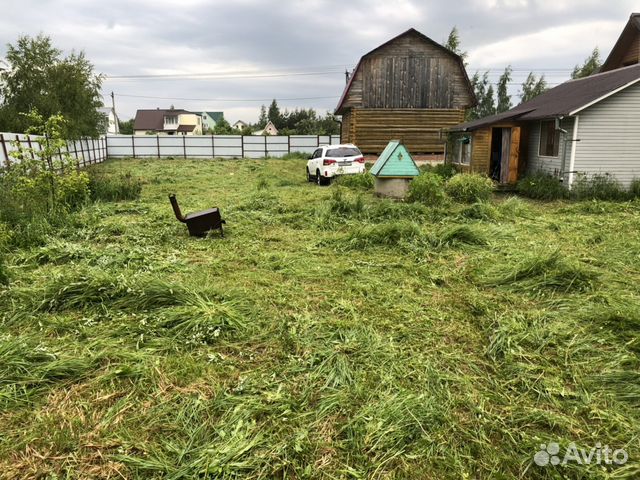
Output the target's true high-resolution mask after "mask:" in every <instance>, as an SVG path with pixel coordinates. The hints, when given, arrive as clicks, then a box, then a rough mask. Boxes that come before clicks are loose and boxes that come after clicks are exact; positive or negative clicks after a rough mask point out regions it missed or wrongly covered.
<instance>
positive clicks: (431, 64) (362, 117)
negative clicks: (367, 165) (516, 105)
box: [335, 28, 476, 154]
mask: <svg viewBox="0 0 640 480" xmlns="http://www.w3.org/2000/svg"><path fill="white" fill-rule="evenodd" d="M475 104H476V98H475V95H474V92H473V88H472V86H471V82H470V81H469V77H468V75H467V72H466V70H465V67H464V63H463V62H462V59H461V58H460V57H459V56H458V55H456V54H455V53H453V52H452V51H450V50H449V49H447V48H445V47H443V46H442V45H440V44H438V43H436V42H434V41H433V40H431V39H430V38H429V37H427V36H425V35H423V34H422V33H420V32H418V31H417V30H415V29H413V28H411V29H409V30H407V31H406V32H404V33H402V34H400V35H398V36H397V37H395V38H392V39H391V40H389V41H388V42H386V43H384V44H382V45H380V46H379V47H377V48H375V49H374V50H372V51H370V52H369V53H367V54H366V55H364V56H363V57H362V58H361V59H360V61H359V62H358V65H357V66H356V68H355V69H354V71H353V72H352V74H351V76H350V77H349V80H348V83H347V85H346V87H345V89H344V92H343V94H342V97H341V98H340V102H339V103H338V106H337V108H336V110H335V113H336V114H337V115H342V130H341V135H340V136H341V140H342V142H343V143H354V144H356V145H357V146H358V147H359V148H360V150H361V151H362V152H364V153H373V154H380V152H382V151H383V150H384V148H385V147H386V145H387V144H388V143H389V141H391V140H394V139H396V140H401V141H402V143H403V144H404V145H405V146H406V147H407V149H408V150H409V151H410V152H412V153H435V154H442V153H443V152H444V149H445V140H444V138H442V137H441V135H440V131H441V130H442V129H443V128H447V127H452V126H454V125H457V124H458V123H460V122H462V121H463V120H464V117H465V110H466V109H467V108H470V107H473V106H474V105H475Z"/></svg>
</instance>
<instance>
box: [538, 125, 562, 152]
mask: <svg viewBox="0 0 640 480" xmlns="http://www.w3.org/2000/svg"><path fill="white" fill-rule="evenodd" d="M559 146H560V131H559V130H556V122H555V120H545V121H544V122H540V149H539V154H540V156H541V157H557V156H558V150H559Z"/></svg>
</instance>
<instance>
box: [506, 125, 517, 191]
mask: <svg viewBox="0 0 640 480" xmlns="http://www.w3.org/2000/svg"><path fill="white" fill-rule="evenodd" d="M519 161H520V127H513V128H511V146H510V149H509V175H508V179H507V181H508V182H509V183H516V182H517V181H518V166H519V165H518V162H519Z"/></svg>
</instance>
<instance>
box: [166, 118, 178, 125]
mask: <svg viewBox="0 0 640 480" xmlns="http://www.w3.org/2000/svg"><path fill="white" fill-rule="evenodd" d="M164 123H166V124H167V125H175V124H177V123H178V117H176V116H170V117H169V116H168V117H164Z"/></svg>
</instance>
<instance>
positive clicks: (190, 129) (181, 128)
mask: <svg viewBox="0 0 640 480" xmlns="http://www.w3.org/2000/svg"><path fill="white" fill-rule="evenodd" d="M195 128H196V126H195V125H178V132H193V130H195Z"/></svg>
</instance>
